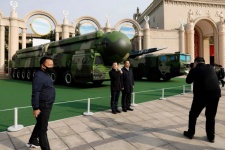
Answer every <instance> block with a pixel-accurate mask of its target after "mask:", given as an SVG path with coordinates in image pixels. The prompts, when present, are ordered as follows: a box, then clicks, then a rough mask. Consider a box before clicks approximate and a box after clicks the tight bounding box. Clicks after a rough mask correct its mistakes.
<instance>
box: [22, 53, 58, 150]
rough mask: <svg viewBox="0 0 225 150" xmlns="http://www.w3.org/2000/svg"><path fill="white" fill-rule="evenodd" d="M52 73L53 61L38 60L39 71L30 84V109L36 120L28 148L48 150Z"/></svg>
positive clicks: (48, 59) (53, 96) (50, 59)
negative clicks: (31, 108)
mask: <svg viewBox="0 0 225 150" xmlns="http://www.w3.org/2000/svg"><path fill="white" fill-rule="evenodd" d="M52 71H53V60H52V58H50V57H43V58H41V60H40V70H39V71H37V72H36V74H35V76H34V78H33V82H32V99H31V101H32V107H33V115H34V117H35V118H36V121H37V122H36V125H35V127H34V129H33V132H32V134H31V137H30V140H29V143H28V144H26V145H27V147H30V148H38V147H39V146H40V147H41V149H42V150H50V146H49V142H48V137H47V130H48V120H49V116H50V113H51V109H52V105H53V103H54V101H55V88H54V85H53V81H52V79H51V77H50V74H51V72H52Z"/></svg>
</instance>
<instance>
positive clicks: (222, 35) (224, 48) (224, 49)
mask: <svg viewBox="0 0 225 150" xmlns="http://www.w3.org/2000/svg"><path fill="white" fill-rule="evenodd" d="M219 56H220V63H219V64H220V65H222V66H223V67H225V25H224V23H221V24H220V25H219Z"/></svg>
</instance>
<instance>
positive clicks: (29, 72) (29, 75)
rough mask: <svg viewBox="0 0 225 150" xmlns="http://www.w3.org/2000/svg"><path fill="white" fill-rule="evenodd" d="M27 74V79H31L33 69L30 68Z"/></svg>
mask: <svg viewBox="0 0 225 150" xmlns="http://www.w3.org/2000/svg"><path fill="white" fill-rule="evenodd" d="M26 76H27V80H31V70H30V69H29V70H27V74H26Z"/></svg>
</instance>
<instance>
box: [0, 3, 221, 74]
mask: <svg viewBox="0 0 225 150" xmlns="http://www.w3.org/2000/svg"><path fill="white" fill-rule="evenodd" d="M15 4H16V3H15ZM15 4H14V5H11V6H12V11H11V14H10V16H9V17H6V16H4V15H3V13H2V12H1V11H0V74H1V73H5V66H4V65H5V60H6V59H5V50H6V47H7V49H8V59H7V61H10V60H11V59H12V56H13V55H14V54H15V53H16V51H17V50H19V49H20V47H19V43H20V44H21V48H26V47H27V42H29V40H28V39H29V38H30V36H32V35H30V34H29V33H28V26H29V21H28V20H29V19H30V18H32V17H33V16H35V15H41V16H45V17H47V18H48V19H50V20H51V21H52V23H53V25H54V33H55V34H54V36H55V37H54V39H55V41H57V40H60V37H61V39H65V38H69V37H71V36H76V30H77V25H78V24H80V23H81V22H82V21H83V20H88V21H91V22H92V23H93V24H95V27H96V28H97V30H102V31H103V32H110V31H114V30H117V31H120V26H121V25H122V24H124V23H125V24H127V23H130V24H132V27H133V28H134V30H135V33H134V37H133V38H132V39H131V41H132V46H133V49H134V50H141V49H148V48H153V47H157V48H166V49H165V50H162V51H158V53H167V52H169V53H173V52H181V53H188V54H190V55H191V60H192V61H193V60H194V58H195V57H197V56H202V57H204V58H205V60H206V63H211V64H213V63H218V64H221V65H222V66H224V67H225V25H224V17H223V14H224V13H225V9H224V8H225V1H224V0H213V1H211V0H191V1H189V0H154V1H153V2H152V3H151V4H150V5H149V6H148V7H147V9H146V10H145V11H144V12H142V13H140V12H139V10H138V9H137V12H136V13H135V14H134V15H133V16H134V17H133V19H129V18H125V19H122V20H119V21H118V22H117V23H116V24H115V25H114V26H113V27H111V25H110V21H109V17H108V18H107V17H106V19H107V21H106V24H105V25H104V26H102V25H101V24H100V23H99V21H98V20H97V19H95V18H94V17H91V16H82V17H80V18H77V19H74V20H75V21H73V22H72V24H69V21H68V19H67V15H68V13H66V12H63V14H64V16H65V17H64V20H63V24H59V23H58V21H57V20H56V18H55V17H54V16H53V15H52V14H50V13H48V12H45V11H41V10H34V11H32V12H29V13H28V14H27V15H25V16H24V17H23V18H18V13H17V12H16V7H18V5H15ZM6 29H8V33H7V34H8V35H5V34H6V32H5V31H6ZM6 38H7V39H6ZM6 41H8V43H7V46H5V45H6ZM156 53H157V52H156Z"/></svg>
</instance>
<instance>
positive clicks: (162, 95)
mask: <svg viewBox="0 0 225 150" xmlns="http://www.w3.org/2000/svg"><path fill="white" fill-rule="evenodd" d="M186 86H189V85H183V86H176V87H170V88H163V89H155V90H147V91H139V92H133V93H132V102H131V106H132V107H135V106H137V104H136V103H135V97H136V96H137V94H141V93H147V92H157V91H161V93H162V94H161V97H159V99H160V100H166V97H165V91H166V90H169V89H174V88H182V93H181V94H186V90H187V88H186ZM192 90H193V86H192V85H191V87H190V89H189V90H188V92H191V91H192ZM102 98H110V96H107V97H95V98H87V99H80V100H73V101H66V102H57V103H54V105H60V104H65V103H73V102H80V101H87V111H86V112H83V115H85V116H90V115H94V113H93V112H91V101H92V100H96V99H102ZM25 108H31V106H26V107H15V108H12V109H4V110H0V112H4V111H12V110H14V125H12V126H10V127H8V131H19V130H21V129H23V127H24V126H23V125H21V124H18V110H19V109H25Z"/></svg>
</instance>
